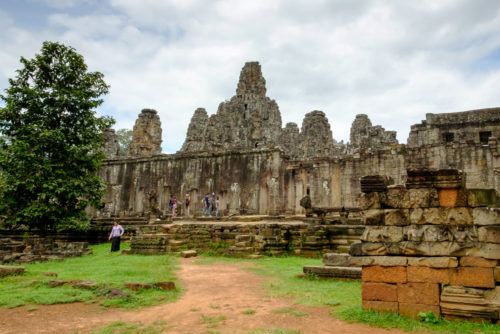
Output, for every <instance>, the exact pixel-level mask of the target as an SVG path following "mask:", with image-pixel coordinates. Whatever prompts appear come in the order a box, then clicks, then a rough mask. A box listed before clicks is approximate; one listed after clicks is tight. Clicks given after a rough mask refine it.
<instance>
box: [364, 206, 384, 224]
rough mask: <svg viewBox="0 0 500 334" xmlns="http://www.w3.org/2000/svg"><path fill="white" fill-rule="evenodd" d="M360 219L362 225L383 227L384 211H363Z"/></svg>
mask: <svg viewBox="0 0 500 334" xmlns="http://www.w3.org/2000/svg"><path fill="white" fill-rule="evenodd" d="M362 219H363V224H364V225H384V219H385V215H384V210H367V211H363V213H362Z"/></svg>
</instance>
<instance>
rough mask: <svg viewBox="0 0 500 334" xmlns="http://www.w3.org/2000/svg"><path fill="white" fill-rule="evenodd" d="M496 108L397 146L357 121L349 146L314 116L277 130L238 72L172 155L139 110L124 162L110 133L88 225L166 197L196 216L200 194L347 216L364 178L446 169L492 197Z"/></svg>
mask: <svg viewBox="0 0 500 334" xmlns="http://www.w3.org/2000/svg"><path fill="white" fill-rule="evenodd" d="M498 138H500V108H491V109H481V110H472V111H466V112H457V113H444V114H427V115H426V119H425V120H424V121H422V123H421V124H416V125H413V126H412V127H411V131H410V134H409V138H408V143H407V144H401V143H398V141H397V139H396V132H395V131H386V130H385V129H384V128H383V127H382V126H380V125H372V123H371V121H370V119H369V118H368V116H367V115H364V114H360V115H357V116H356V118H355V119H354V121H353V123H352V127H351V134H350V142H348V143H343V142H337V141H335V139H334V138H333V134H332V131H331V127H330V123H329V121H328V119H327V118H326V116H325V114H324V112H322V111H318V110H314V111H311V112H309V113H307V114H306V115H305V117H304V120H303V122H302V125H301V127H300V130H299V126H298V125H297V124H295V123H287V124H286V125H285V126H284V127H283V124H282V121H281V114H280V110H279V107H278V104H277V102H276V101H274V100H272V99H271V98H269V97H267V96H266V81H265V79H264V77H263V75H262V71H261V67H260V65H259V63H257V62H249V63H246V64H245V66H244V67H243V69H242V70H241V73H240V78H239V82H238V85H237V88H236V95H234V96H233V97H232V98H231V99H229V101H226V102H222V103H221V104H220V105H219V107H218V110H217V112H216V114H214V115H209V114H208V113H207V111H206V110H205V109H203V108H198V109H196V111H195V112H194V114H193V117H192V119H191V122H190V124H189V127H188V131H187V135H186V139H185V142H184V144H183V145H182V148H181V149H180V150H179V151H178V152H177V153H176V154H161V123H160V119H159V117H158V115H157V113H156V111H155V110H152V109H144V110H143V111H142V112H141V114H140V115H139V118H138V119H137V122H136V124H135V126H134V131H133V139H132V144H131V145H130V147H129V150H128V155H127V156H126V157H118V156H117V154H116V152H117V142H116V138H115V137H114V133H113V131H108V132H107V133H106V139H107V144H106V148H105V152H106V154H107V157H108V159H107V160H105V162H104V164H103V169H102V171H101V177H102V178H103V180H104V181H106V183H107V184H108V190H107V194H106V195H105V197H104V198H103V203H104V209H103V210H100V211H94V212H93V213H91V215H92V216H94V217H141V216H142V217H146V216H148V215H149V214H152V213H154V214H156V215H162V214H166V213H167V212H168V200H169V197H170V195H171V194H174V195H176V196H177V197H178V198H183V197H184V195H185V194H186V193H189V194H190V196H191V199H192V208H191V212H192V213H194V214H199V213H200V212H201V199H202V197H203V196H204V194H205V193H207V192H210V193H211V192H216V193H217V195H218V196H220V207H221V210H222V214H228V213H232V214H235V213H243V214H265V215H268V214H271V215H280V214H297V213H302V212H303V209H302V207H301V206H300V205H299V202H300V199H301V198H302V197H304V196H305V195H306V194H309V195H310V197H311V199H312V202H313V203H314V205H316V206H322V207H356V206H358V204H359V203H358V197H359V195H360V194H361V189H360V184H359V180H360V178H361V177H362V176H364V175H375V174H376V175H383V176H385V177H387V178H388V179H389V180H392V183H394V184H402V183H403V182H404V181H405V180H406V177H407V174H406V170H407V169H408V168H415V167H428V168H456V169H460V170H462V171H463V172H464V173H465V174H466V175H467V178H466V180H465V182H466V186H467V187H468V188H483V189H495V190H496V191H497V192H498V191H500V145H499V143H498V141H499V140H498Z"/></svg>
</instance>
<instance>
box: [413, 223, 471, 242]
mask: <svg viewBox="0 0 500 334" xmlns="http://www.w3.org/2000/svg"><path fill="white" fill-rule="evenodd" d="M403 235H404V239H405V240H408V241H417V242H421V241H427V242H442V241H456V242H470V241H478V240H479V239H478V230H477V229H476V228H475V227H474V226H472V225H470V226H465V227H464V226H456V225H410V226H405V227H404V228H403Z"/></svg>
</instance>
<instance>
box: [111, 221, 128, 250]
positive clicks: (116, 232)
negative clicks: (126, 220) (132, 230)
mask: <svg viewBox="0 0 500 334" xmlns="http://www.w3.org/2000/svg"><path fill="white" fill-rule="evenodd" d="M123 232H125V231H124V230H123V227H121V225H120V224H118V222H117V221H116V220H115V222H114V225H113V228H112V229H111V233H110V234H109V238H108V240H111V251H112V252H116V251H119V250H120V237H121V236H122V235H123Z"/></svg>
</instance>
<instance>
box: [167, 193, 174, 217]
mask: <svg viewBox="0 0 500 334" xmlns="http://www.w3.org/2000/svg"><path fill="white" fill-rule="evenodd" d="M173 208H174V195H170V201H168V209H169V210H170V212H172V214H173V211H172V210H173Z"/></svg>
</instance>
